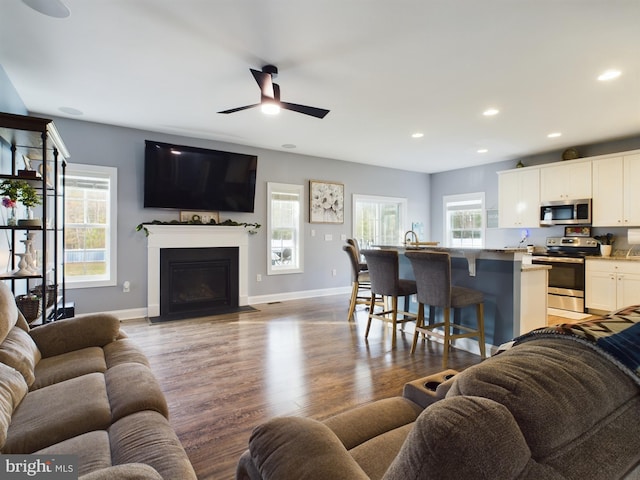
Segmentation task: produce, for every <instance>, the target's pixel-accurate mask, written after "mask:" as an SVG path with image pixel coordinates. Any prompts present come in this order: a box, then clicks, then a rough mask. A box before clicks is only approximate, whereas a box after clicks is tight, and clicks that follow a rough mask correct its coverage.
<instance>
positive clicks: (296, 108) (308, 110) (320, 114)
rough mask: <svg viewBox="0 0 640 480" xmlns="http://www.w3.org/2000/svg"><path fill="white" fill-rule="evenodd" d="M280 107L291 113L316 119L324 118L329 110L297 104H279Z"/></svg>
mask: <svg viewBox="0 0 640 480" xmlns="http://www.w3.org/2000/svg"><path fill="white" fill-rule="evenodd" d="M280 107H282V108H284V109H286V110H291V111H293V112H298V113H303V114H305V115H311V116H312V117H316V118H324V117H325V116H326V115H327V113H329V111H330V110H325V109H324V108H316V107H309V106H307V105H298V104H297V103H288V102H280Z"/></svg>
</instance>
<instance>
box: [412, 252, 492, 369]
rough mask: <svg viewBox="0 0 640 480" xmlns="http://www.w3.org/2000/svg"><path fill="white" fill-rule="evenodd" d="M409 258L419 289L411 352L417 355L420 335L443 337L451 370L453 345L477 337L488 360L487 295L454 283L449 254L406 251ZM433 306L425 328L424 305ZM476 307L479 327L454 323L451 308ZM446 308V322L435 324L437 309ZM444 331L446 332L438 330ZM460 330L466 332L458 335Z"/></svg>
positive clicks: (444, 356)
mask: <svg viewBox="0 0 640 480" xmlns="http://www.w3.org/2000/svg"><path fill="white" fill-rule="evenodd" d="M405 256H406V257H407V258H408V259H409V260H410V261H411V266H412V267H413V273H414V275H415V278H416V285H417V288H418V320H417V323H416V330H415V333H414V335H413V344H412V346H411V353H412V354H413V353H414V352H415V349H416V343H417V342H418V335H419V334H420V333H422V334H423V335H425V336H431V337H435V338H441V339H443V340H444V352H443V354H442V366H443V368H447V361H448V355H449V346H450V345H451V342H452V341H453V340H455V339H457V338H467V337H477V338H478V343H479V346H480V356H481V357H482V358H486V352H485V344H484V295H483V294H482V292H479V291H477V290H473V289H470V288H466V287H459V286H455V285H452V284H451V256H450V255H449V254H448V253H446V252H406V253H405ZM425 305H429V306H430V307H432V308H431V309H430V315H429V316H430V319H429V320H430V322H429V325H425V319H424V306H425ZM471 305H475V306H476V318H477V321H478V328H477V329H474V328H470V327H467V326H464V325H459V324H456V323H453V322H451V320H450V313H451V309H452V308H453V309H454V311H455V309H460V308H463V307H467V306H471ZM433 307H441V308H443V309H444V319H443V321H442V322H437V323H435V319H434V318H433V316H434V315H433V313H434V311H435V308H433ZM436 328H442V329H443V330H444V332H443V333H440V332H437V331H434V329H436ZM455 331H460V332H464V333H454V332H455Z"/></svg>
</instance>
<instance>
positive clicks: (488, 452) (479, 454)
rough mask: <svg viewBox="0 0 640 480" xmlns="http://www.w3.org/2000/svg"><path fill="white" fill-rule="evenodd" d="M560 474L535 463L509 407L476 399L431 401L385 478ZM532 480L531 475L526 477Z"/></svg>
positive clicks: (441, 479)
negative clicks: (532, 472) (432, 402)
mask: <svg viewBox="0 0 640 480" xmlns="http://www.w3.org/2000/svg"><path fill="white" fill-rule="evenodd" d="M532 470H534V471H536V472H537V473H539V476H538V477H537V478H538V479H546V478H557V479H560V478H563V477H561V476H559V475H558V474H557V473H556V472H554V471H553V469H550V468H545V467H540V466H539V465H537V464H536V463H535V462H533V461H532V460H531V452H530V451H529V448H528V446H527V443H526V441H525V439H524V437H523V436H522V434H521V432H520V429H519V428H518V425H517V424H516V422H515V421H514V419H513V417H512V416H511V414H510V413H509V411H508V410H507V409H506V408H505V407H504V406H503V405H500V404H499V403H497V402H494V401H492V400H489V399H486V398H480V397H472V396H467V397H453V398H448V399H446V400H443V401H440V402H436V403H434V404H433V405H431V406H430V407H428V408H427V409H426V410H425V411H424V412H423V413H422V414H421V415H420V416H419V417H418V419H417V420H416V422H415V425H414V427H413V430H412V431H411V433H410V434H409V436H408V437H407V439H406V442H405V444H404V446H403V447H402V450H401V451H400V453H399V455H398V456H397V457H396V459H395V460H394V461H393V463H392V464H391V466H390V467H389V470H388V471H387V473H386V474H385V476H384V479H385V480H407V479H421V478H433V479H436V478H437V479H438V480H449V479H450V480H458V479H460V478H464V479H466V478H473V479H483V478H485V479H489V478H526V475H525V474H528V473H529V472H531V471H532ZM529 478H535V477H529Z"/></svg>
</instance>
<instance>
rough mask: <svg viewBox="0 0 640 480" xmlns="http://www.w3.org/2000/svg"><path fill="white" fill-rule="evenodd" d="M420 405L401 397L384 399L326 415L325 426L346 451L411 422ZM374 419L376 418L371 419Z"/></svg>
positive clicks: (415, 416)
mask: <svg viewBox="0 0 640 480" xmlns="http://www.w3.org/2000/svg"><path fill="white" fill-rule="evenodd" d="M421 412H422V408H421V407H420V406H418V405H417V404H415V403H413V402H412V401H410V400H407V399H406V398H403V397H393V398H385V399H383V400H380V401H377V402H373V403H368V404H366V405H362V406H359V407H357V408H354V409H352V410H347V411H346V412H344V413H341V414H338V415H336V416H334V417H331V418H328V419H327V420H325V421H324V422H323V423H324V424H325V425H327V426H328V427H329V428H330V429H331V430H333V432H334V433H335V434H336V436H337V437H338V438H339V439H340V441H341V442H342V443H343V444H344V446H345V448H346V449H347V450H351V449H352V448H354V447H356V446H358V445H360V444H362V443H365V442H367V441H368V440H370V439H372V438H375V437H376V436H378V435H381V434H383V433H385V432H388V431H390V430H393V429H396V428H399V427H402V426H403V425H407V424H408V423H412V422H414V421H415V419H416V418H418V415H420V413H421ZM371 419H375V421H371Z"/></svg>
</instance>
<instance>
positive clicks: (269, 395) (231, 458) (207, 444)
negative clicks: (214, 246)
mask: <svg viewBox="0 0 640 480" xmlns="http://www.w3.org/2000/svg"><path fill="white" fill-rule="evenodd" d="M348 301H349V298H348V296H347V295H337V296H329V297H320V298H314V299H305V300H294V301H288V302H282V303H275V304H261V305H254V307H256V308H257V311H253V312H241V313H236V314H226V315H219V316H215V317H207V318H201V319H190V320H178V321H173V322H166V323H159V324H153V325H152V324H149V323H148V322H147V321H146V320H144V319H140V320H132V321H125V322H123V323H122V328H123V330H124V331H125V332H126V333H127V334H128V335H129V337H130V338H131V339H132V340H133V341H134V342H135V343H136V344H137V345H138V346H139V347H140V348H141V349H142V351H143V352H144V353H145V354H146V355H147V357H148V358H149V361H150V363H151V367H152V369H153V371H154V373H155V375H156V377H157V378H158V381H159V382H160V385H161V387H162V390H163V392H164V394H165V395H166V397H167V402H168V404H169V412H170V422H171V424H172V426H173V427H174V429H175V430H176V433H177V435H178V437H179V438H180V440H181V442H182V444H183V445H184V447H185V450H186V451H187V454H188V455H189V458H190V460H191V462H192V464H193V466H194V468H195V470H196V473H197V474H198V478H199V479H200V480H210V479H211V480H213V479H215V480H219V479H225V480H228V479H233V478H234V476H235V467H236V464H237V462H238V458H239V457H240V455H241V454H242V452H244V450H245V449H246V448H247V444H248V440H249V435H250V433H251V430H252V429H253V427H255V426H256V425H258V424H259V423H262V422H264V421H266V420H268V419H269V418H272V417H274V416H279V415H297V416H307V417H311V418H315V419H319V420H322V419H324V418H327V417H329V416H331V415H335V414H337V413H340V412H342V411H345V410H347V409H349V408H352V407H354V406H357V405H360V404H362V403H366V402H371V401H374V400H378V399H381V398H387V397H391V396H395V395H400V394H401V393H402V387H403V385H404V384H405V383H406V382H408V381H411V380H414V379H416V378H420V377H423V376H426V375H429V374H431V373H435V372H438V371H440V370H442V365H441V363H442V345H440V344H438V343H435V342H424V343H419V344H418V348H417V350H416V353H415V354H414V355H413V356H412V355H410V354H409V351H410V349H411V340H412V337H413V329H412V325H406V326H405V328H406V331H405V332H404V333H399V334H398V340H397V342H398V346H397V348H396V349H395V350H392V349H391V334H390V332H389V330H388V326H383V325H382V322H377V321H374V323H373V324H372V327H371V332H370V334H369V339H368V340H365V339H364V331H365V327H366V311H365V310H364V309H359V310H357V313H356V315H355V317H356V320H355V321H354V322H347V320H346V316H347V309H348ZM479 361H480V358H479V356H477V355H472V354H470V353H468V352H464V351H461V350H458V349H452V351H451V352H450V354H449V366H450V368H454V369H458V370H462V369H464V368H466V367H468V366H470V365H473V364H475V363H478V362H479Z"/></svg>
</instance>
